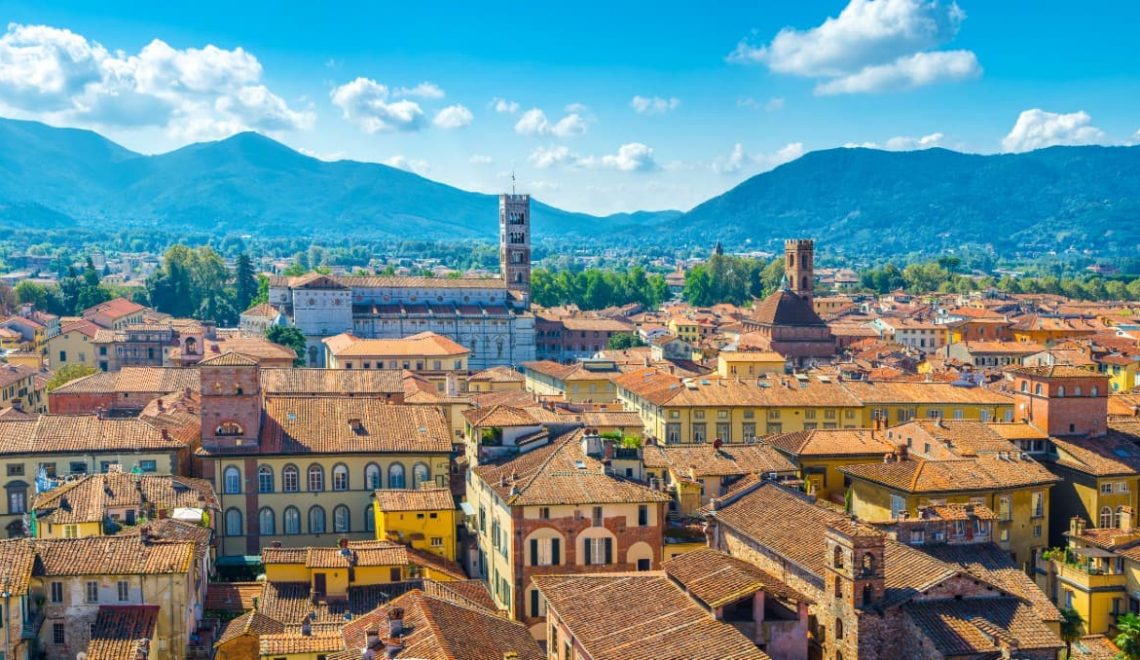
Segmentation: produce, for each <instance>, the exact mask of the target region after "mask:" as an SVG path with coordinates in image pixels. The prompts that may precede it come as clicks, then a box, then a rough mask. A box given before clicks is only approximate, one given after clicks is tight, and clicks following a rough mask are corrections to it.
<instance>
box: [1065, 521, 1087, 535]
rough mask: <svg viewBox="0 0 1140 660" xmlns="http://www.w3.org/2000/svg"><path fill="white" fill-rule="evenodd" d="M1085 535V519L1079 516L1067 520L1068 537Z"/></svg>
mask: <svg viewBox="0 0 1140 660" xmlns="http://www.w3.org/2000/svg"><path fill="white" fill-rule="evenodd" d="M1084 533H1085V519H1084V518H1082V517H1080V516H1073V517H1072V518H1069V535H1070V536H1080V535H1081V534H1084Z"/></svg>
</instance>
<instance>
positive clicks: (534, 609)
mask: <svg viewBox="0 0 1140 660" xmlns="http://www.w3.org/2000/svg"><path fill="white" fill-rule="evenodd" d="M530 615H531V616H538V589H531V590H530Z"/></svg>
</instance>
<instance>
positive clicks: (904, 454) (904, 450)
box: [899, 443, 910, 461]
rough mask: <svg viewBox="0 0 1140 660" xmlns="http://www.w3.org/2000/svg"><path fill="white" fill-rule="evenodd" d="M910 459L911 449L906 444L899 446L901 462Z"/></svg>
mask: <svg viewBox="0 0 1140 660" xmlns="http://www.w3.org/2000/svg"><path fill="white" fill-rule="evenodd" d="M909 457H910V448H909V447H907V446H906V443H902V444H900V445H899V460H900V461H905V460H907V459H908V458H909Z"/></svg>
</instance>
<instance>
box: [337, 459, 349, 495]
mask: <svg viewBox="0 0 1140 660" xmlns="http://www.w3.org/2000/svg"><path fill="white" fill-rule="evenodd" d="M333 490H348V468H347V467H345V466H344V465H343V464H338V465H337V466H335V467H334V468H333Z"/></svg>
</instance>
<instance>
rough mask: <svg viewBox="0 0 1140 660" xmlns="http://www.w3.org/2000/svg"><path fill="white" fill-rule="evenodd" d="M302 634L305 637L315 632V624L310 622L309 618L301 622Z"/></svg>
mask: <svg viewBox="0 0 1140 660" xmlns="http://www.w3.org/2000/svg"><path fill="white" fill-rule="evenodd" d="M301 634H302V635H304V636H305V637H308V636H309V635H312V634H313V624H311V623H309V620H308V619H305V620H304V621H302V622H301Z"/></svg>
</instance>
